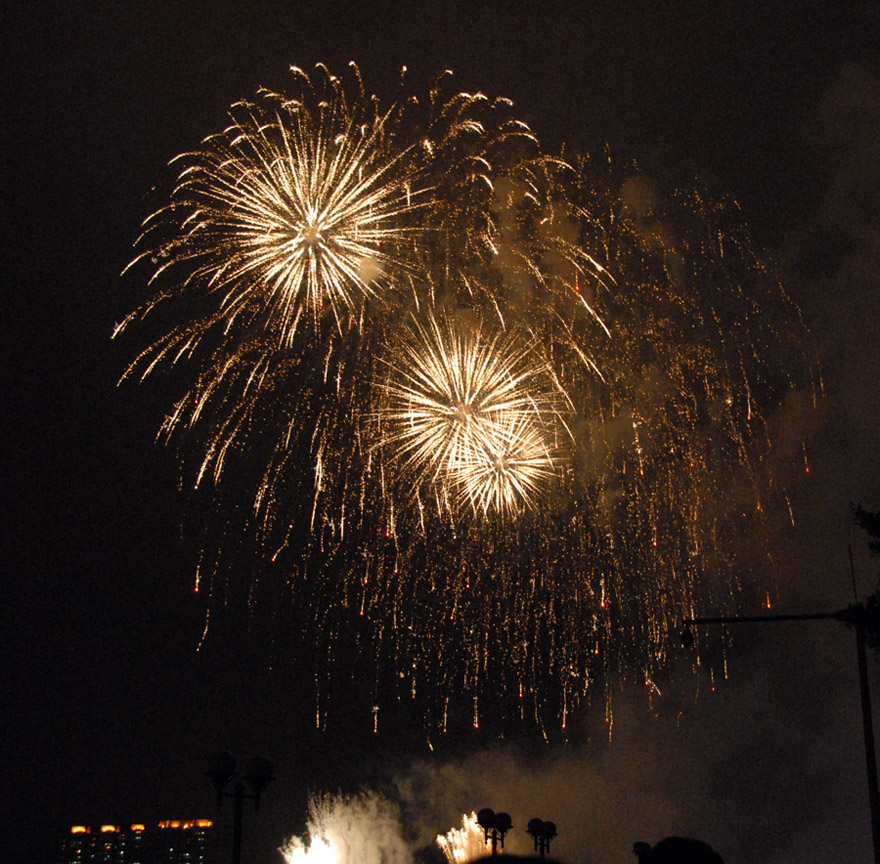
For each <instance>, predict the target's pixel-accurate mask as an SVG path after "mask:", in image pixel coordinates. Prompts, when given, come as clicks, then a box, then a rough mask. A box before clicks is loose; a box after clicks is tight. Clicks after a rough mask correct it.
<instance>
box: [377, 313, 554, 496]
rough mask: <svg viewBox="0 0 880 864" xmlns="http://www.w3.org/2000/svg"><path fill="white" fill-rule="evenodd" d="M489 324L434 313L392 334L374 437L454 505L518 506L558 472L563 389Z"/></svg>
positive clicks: (535, 358)
mask: <svg viewBox="0 0 880 864" xmlns="http://www.w3.org/2000/svg"><path fill="white" fill-rule="evenodd" d="M486 329H487V328H485V327H484V326H480V325H479V324H476V325H471V326H468V325H467V324H462V323H460V322H459V323H458V324H455V323H453V322H452V321H450V319H449V318H448V317H443V318H441V319H439V320H438V318H437V317H435V316H431V317H430V318H429V320H428V323H427V324H426V325H424V326H423V325H421V324H420V323H418V322H417V321H412V322H411V325H410V326H409V327H408V328H406V329H405V331H404V333H403V334H402V335H401V334H398V335H397V336H396V338H395V342H394V346H393V355H392V359H390V360H388V361H387V366H388V372H387V375H386V376H385V377H384V378H383V380H382V381H381V383H380V390H381V391H383V395H384V407H383V408H382V409H381V411H380V412H379V415H378V418H377V419H378V423H377V427H378V428H377V437H378V438H379V440H380V441H381V442H382V444H381V446H383V447H384V448H385V449H387V450H388V451H390V452H391V454H392V455H391V460H392V461H395V462H398V463H399V471H400V473H401V475H402V476H403V477H406V478H410V479H411V480H412V481H414V482H413V487H414V488H416V489H418V488H420V487H421V486H423V485H424V484H425V483H426V482H427V484H429V485H431V486H433V488H434V496H435V497H436V498H437V499H438V500H441V501H444V502H449V504H450V506H451V507H452V508H453V510H455V511H457V510H459V509H460V508H461V506H462V505H463V504H464V505H469V506H470V507H471V508H472V509H473V510H474V511H476V512H482V513H489V512H492V511H497V512H502V513H515V512H516V511H517V510H519V509H521V508H522V507H523V506H528V505H530V504H531V503H532V502H533V501H534V498H535V496H536V494H537V492H538V489H539V488H540V487H541V485H542V484H545V483H547V482H549V481H550V480H551V479H552V478H553V477H554V475H555V474H556V466H557V461H558V460H556V459H555V457H554V450H555V449H556V448H558V446H559V443H558V442H559V439H560V437H561V435H562V434H564V423H563V422H562V421H561V418H560V408H561V406H562V405H563V403H564V401H565V394H564V392H562V391H561V390H560V389H558V388H554V387H553V378H552V373H551V371H550V370H549V368H548V367H547V365H546V364H543V363H541V362H540V352H539V351H538V350H537V347H536V346H535V345H534V344H530V343H527V342H523V341H522V340H519V339H517V338H516V336H515V334H514V335H511V334H505V333H503V332H499V333H497V334H495V335H492V334H491V333H487V332H486ZM554 421H555V422H554Z"/></svg>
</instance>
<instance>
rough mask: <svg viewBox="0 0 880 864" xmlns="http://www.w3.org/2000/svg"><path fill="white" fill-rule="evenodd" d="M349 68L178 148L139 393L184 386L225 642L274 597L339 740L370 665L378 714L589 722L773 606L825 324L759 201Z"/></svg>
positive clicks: (148, 234) (205, 548)
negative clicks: (166, 381) (792, 442)
mask: <svg viewBox="0 0 880 864" xmlns="http://www.w3.org/2000/svg"><path fill="white" fill-rule="evenodd" d="M352 74H353V76H354V86H351V84H344V83H343V81H342V79H340V78H337V77H336V76H334V75H332V74H331V73H330V72H329V71H328V70H327V69H326V68H324V67H318V69H317V70H316V72H315V73H314V74H312V75H306V74H305V73H303V72H302V71H301V70H298V69H295V70H294V77H293V87H292V90H293V92H292V93H291V94H289V95H279V94H275V93H269V92H261V93H260V94H259V95H258V97H257V98H256V99H254V100H252V101H250V102H243V103H237V104H236V105H234V106H233V107H232V109H230V113H231V117H232V122H231V124H230V125H229V127H228V128H227V129H226V130H224V131H223V132H222V133H220V134H219V135H216V136H212V137H209V138H207V139H206V140H205V141H204V142H203V143H202V145H201V146H200V147H199V148H197V149H196V150H194V151H193V152H192V153H189V154H186V155H185V156H184V157H182V164H183V169H182V170H181V171H180V174H179V177H178V180H177V183H176V185H175V187H174V189H173V190H172V193H171V196H170V200H169V202H168V203H167V204H166V205H165V206H163V207H161V208H160V209H159V210H158V211H157V212H156V213H155V214H154V215H153V216H151V217H150V218H149V219H148V220H147V222H146V226H145V231H144V234H143V236H142V237H141V239H140V241H139V255H138V257H137V259H136V262H134V263H135V264H136V265H137V267H138V268H147V269H149V270H150V275H151V281H152V282H153V284H154V287H155V292H156V293H155V294H154V295H153V297H152V298H151V299H150V300H148V301H147V303H146V304H145V305H144V306H143V307H141V308H140V309H139V310H137V311H136V312H135V313H133V314H132V316H130V318H129V319H127V320H126V321H125V322H123V324H122V325H120V327H119V328H117V332H119V331H121V330H123V329H124V328H125V325H126V324H128V323H129V322H130V321H133V320H135V319H142V318H144V317H145V316H147V313H151V312H152V310H154V309H160V308H161V309H165V310H166V313H167V317H166V318H165V319H164V321H165V323H163V319H162V318H161V316H158V315H156V316H149V317H150V318H153V317H155V318H156V319H157V323H156V325H155V326H156V327H157V330H158V332H155V333H154V335H153V338H152V339H151V340H150V342H149V344H148V347H147V348H145V349H144V350H143V351H142V352H141V354H139V355H138V356H137V357H136V359H135V361H134V363H133V364H132V365H131V367H130V368H129V372H128V373H127V374H133V373H139V374H140V375H141V377H144V376H146V375H148V374H150V373H151V372H153V371H154V370H156V369H159V368H169V369H174V370H176V375H175V378H174V380H175V381H179V382H180V383H181V385H182V392H181V393H179V394H178V397H177V401H176V403H175V404H174V406H173V408H172V409H171V410H170V412H169V413H168V416H167V417H166V419H165V421H164V424H163V427H162V429H163V434H164V435H165V437H166V438H167V439H168V440H172V441H177V442H178V443H179V444H180V446H181V453H182V466H183V468H182V470H183V475H182V485H183V486H184V487H188V488H192V487H193V486H196V487H198V488H199V492H198V497H199V499H200V500H204V501H205V506H206V511H207V512H206V517H205V519H204V523H205V524H206V525H207V526H208V527H207V530H206V532H205V534H204V535H202V536H200V537H199V538H198V539H199V543H200V551H199V558H200V561H201V564H200V569H199V575H198V577H197V585H198V586H199V587H202V588H205V587H206V588H207V590H206V591H205V594H207V596H208V600H207V611H208V612H209V613H211V612H213V613H214V614H213V617H211V616H210V615H209V617H208V621H209V623H211V624H212V627H213V626H215V622H217V621H218V620H221V619H222V614H223V612H224V610H225V609H227V608H228V607H229V606H230V605H232V603H233V602H234V601H236V600H238V599H242V600H243V602H244V603H245V604H246V605H247V607H248V610H249V614H257V613H256V612H254V611H253V610H258V609H259V608H262V607H264V606H271V607H272V609H273V610H275V611H273V630H272V632H273V634H274V636H273V638H274V639H275V649H276V650H277V651H280V652H284V653H286V654H288V655H290V656H294V657H296V658H297V663H299V664H303V663H305V664H307V665H308V669H303V670H302V674H303V676H304V678H305V679H308V680H309V681H312V682H314V687H315V692H314V698H315V701H316V704H317V712H316V714H317V720H318V723H319V725H323V724H324V723H325V722H326V720H327V716H328V711H330V710H331V709H332V708H333V706H334V700H336V699H337V698H338V699H339V700H341V701H343V702H344V703H345V704H346V705H349V704H350V703H351V701H352V699H353V694H352V692H351V683H352V682H351V676H349V677H346V674H347V673H345V672H344V671H340V670H347V669H351V668H353V664H366V665H365V667H364V666H359V668H366V669H367V670H368V672H369V674H368V675H367V676H364V677H363V680H365V681H366V683H365V684H364V688H363V689H364V691H365V692H364V693H363V694H361V695H362V696H363V703H362V705H363V708H364V714H365V718H367V720H366V722H371V721H372V719H373V717H374V716H375V715H374V714H373V708H374V707H375V706H376V705H377V704H386V703H387V702H388V701H391V700H401V699H407V700H409V701H415V702H417V703H418V704H419V706H420V710H421V711H422V713H423V716H424V719H425V722H426V723H427V724H428V725H431V726H435V727H437V726H439V727H440V728H446V726H447V722H448V721H449V718H450V717H455V718H460V717H461V716H462V713H463V712H465V713H467V715H468V718H469V719H472V722H473V723H474V724H478V723H479V722H480V718H481V716H484V714H485V712H486V710H487V706H490V705H491V706H492V709H493V710H494V711H495V713H496V714H500V715H502V716H504V717H511V716H513V717H518V718H524V717H526V716H530V717H532V718H534V719H535V720H536V721H537V722H538V723H540V724H544V723H547V722H551V721H552V722H554V723H559V724H561V725H563V726H564V725H565V723H566V721H567V718H568V716H569V715H570V712H571V710H572V708H573V707H574V706H575V705H577V704H578V703H579V702H580V701H581V700H583V699H584V698H585V696H586V695H587V693H588V691H589V689H590V687H592V686H593V684H594V682H595V681H596V680H597V679H602V680H603V681H604V682H605V685H606V686H610V682H612V681H614V680H616V679H617V678H619V677H620V676H625V675H629V674H632V673H633V670H637V674H638V675H639V676H640V677H643V679H644V681H645V682H647V683H653V681H654V677H655V675H656V673H657V671H658V669H660V668H661V667H662V666H663V665H664V663H665V660H666V653H667V634H668V632H669V629H670V628H671V627H672V626H673V624H674V622H675V620H676V619H677V618H680V617H685V616H687V615H691V614H692V613H693V612H694V610H695V608H696V607H697V606H698V605H699V604H700V603H701V602H704V601H710V602H711V603H712V605H713V608H715V609H724V608H731V607H732V606H733V605H734V604H735V603H736V602H737V598H738V596H739V593H740V592H741V591H742V590H744V588H747V587H748V584H749V583H748V580H744V579H743V578H742V572H747V571H746V569H745V565H746V564H747V563H748V557H747V550H748V548H749V543H750V540H751V539H752V538H753V537H754V536H755V533H756V529H757V530H760V528H761V526H762V524H763V523H764V520H765V519H766V518H767V516H766V514H767V513H768V512H769V511H771V510H772V509H773V507H774V505H775V504H776V503H778V502H780V501H781V502H782V503H783V508H784V497H785V482H784V478H783V477H780V476H779V475H778V474H774V471H773V466H772V464H771V463H772V458H771V456H772V453H771V449H772V448H771V440H770V434H769V430H770V423H769V418H770V417H771V415H772V413H773V412H774V411H775V410H776V408H777V407H778V406H779V405H780V404H781V402H782V401H783V400H784V399H785V397H786V394H787V393H788V392H789V391H791V390H792V389H794V388H799V387H803V386H807V387H809V386H810V383H811V382H810V368H811V367H810V364H809V363H808V362H806V361H805V359H804V352H803V350H802V348H801V347H800V346H801V344H802V342H803V337H804V335H805V332H804V329H803V326H802V324H801V323H800V320H799V317H798V313H797V309H796V308H795V307H794V306H793V305H792V304H791V303H790V301H789V300H788V298H787V297H786V295H785V293H784V291H783V290H782V288H781V287H780V286H779V284H778V283H777V282H776V280H775V279H774V278H773V276H772V273H771V271H770V270H769V269H768V268H767V267H766V266H765V265H764V264H763V263H762V262H761V261H760V259H759V258H758V257H757V256H756V255H755V253H754V251H753V250H752V247H751V241H750V238H749V233H748V230H747V229H746V227H745V225H744V222H743V220H742V217H741V214H740V213H739V211H738V208H737V207H736V206H735V204H734V203H733V202H731V201H729V200H727V199H717V200H716V199H713V198H711V197H710V196H707V195H706V194H704V193H702V192H699V191H697V190H684V191H682V190H672V191H671V192H669V193H667V194H665V195H661V194H660V193H658V192H656V190H655V191H654V192H653V193H651V194H648V192H649V191H650V190H649V189H648V187H649V186H650V184H648V183H647V181H645V179H644V178H641V177H640V176H639V174H638V171H637V169H635V168H634V167H633V166H624V167H622V168H620V169H609V168H608V167H606V166H604V165H601V164H598V165H597V164H595V163H591V162H589V161H587V160H584V161H583V162H581V163H579V164H578V165H576V166H572V165H569V164H568V163H567V162H565V160H563V159H561V158H557V157H549V156H547V155H546V154H543V153H542V152H541V151H540V148H539V147H538V145H537V141H536V139H535V136H534V135H533V134H532V133H531V131H530V130H529V129H528V127H526V126H525V125H524V124H522V123H521V122H519V121H518V120H517V119H516V117H515V116H513V115H512V109H511V105H510V103H509V101H507V100H502V99H496V100H494V101H492V100H489V99H487V98H486V97H485V96H483V95H481V94H467V93H452V94H448V92H447V91H446V89H445V88H446V87H447V86H448V82H449V77H448V76H446V75H444V76H441V79H440V81H439V82H438V83H437V84H436V85H435V86H434V87H433V88H432V89H430V90H429V92H428V93H427V94H426V95H425V96H423V97H422V96H417V95H416V94H414V93H412V92H410V91H405V92H404V93H402V94H400V96H399V98H398V99H397V100H396V101H393V102H392V103H390V105H388V106H387V107H382V102H381V100H379V99H377V98H375V97H374V96H372V95H370V94H368V92H367V91H366V90H365V88H364V86H363V84H362V82H361V80H360V77H359V74H358V73H357V70H356V69H354V71H353V73H352ZM652 196H653V197H652ZM169 321H170V323H168V322H169ZM143 326H145V327H149V326H150V321H149V320H147V321H146V322H145V323H144V325H143ZM276 613H277V615H276ZM285 615H287V616H288V617H289V620H288V626H286V627H283V626H281V625H280V624H279V622H282V621H283V620H285V617H284V616H285ZM217 626H219V625H217ZM206 633H207V634H208V638H210V635H211V628H210V627H209V628H206ZM349 661H351V662H349ZM359 680H361V679H359Z"/></svg>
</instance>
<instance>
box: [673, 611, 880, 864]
mask: <svg viewBox="0 0 880 864" xmlns="http://www.w3.org/2000/svg"><path fill="white" fill-rule="evenodd" d="M780 621H840V622H841V623H842V624H846V625H847V627H852V628H853V629H854V630H855V631H856V653H857V656H858V663H859V689H860V691H861V696H862V731H863V734H864V737H865V768H866V770H867V776H868V804H869V806H870V811H871V834H872V837H873V840H874V864H880V792H878V787H877V756H876V751H875V749H874V723H873V718H872V716H871V691H870V689H869V687H868V657H867V650H866V645H867V640H868V635H869V634H873V635H874V636H875V637H877V636H880V596H878V595H877V594H873V595H871V597H869V598H868V600H867V601H866V602H865V603H854V604H853V605H852V606H847V608H846V609H841V610H840V611H839V612H807V613H803V614H800V615H740V616H731V617H718V618H685V619H684V620H683V621H682V624H683V625H685V629H684V630H682V631H681V643H682V645H685V646H690V645H692V644H693V642H694V637H693V634H692V633H691V632H690V630H688V629H687V626H688V625H702V624H766V623H771V622H773V623H777V622H780Z"/></svg>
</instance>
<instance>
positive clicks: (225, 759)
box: [205, 752, 275, 864]
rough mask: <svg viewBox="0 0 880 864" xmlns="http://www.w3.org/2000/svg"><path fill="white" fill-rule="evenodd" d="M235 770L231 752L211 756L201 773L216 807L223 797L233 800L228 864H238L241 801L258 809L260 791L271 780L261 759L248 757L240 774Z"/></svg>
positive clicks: (268, 765)
mask: <svg viewBox="0 0 880 864" xmlns="http://www.w3.org/2000/svg"><path fill="white" fill-rule="evenodd" d="M237 767H238V760H236V758H235V757H234V756H233V755H232V754H231V753H225V752H224V753H215V754H214V755H213V756H212V757H211V764H210V766H209V767H208V770H207V771H206V772H205V776H206V777H209V778H210V779H211V782H212V783H213V784H214V788H215V789H216V790H217V806H218V807H219V806H220V805H221V804H222V803H223V799H224V798H232V800H233V822H232V864H241V821H242V809H243V805H244V799H245V798H249V799H250V800H251V801H253V802H254V810H259V809H260V796H261V795H262V794H263V790H264V789H265V788H266V786H267V785H268V784H269V783H270V782H271V781H272V780H274V779H275V776H274V774H273V772H272V763H271V762H270V761H269V760H268V759H266V758H265V757H263V756H252V757H251V758H250V759H248V760H246V761H245V763H244V771H243V772H239V771H237V770H236V768H237ZM233 779H235V785H234V786H233V788H232V791H231V792H227V791H226V786H227V784H228V783H229V781H230V780H233ZM245 783H247V785H248V787H249V788H250V790H251V791H250V792H245V791H244V784H245Z"/></svg>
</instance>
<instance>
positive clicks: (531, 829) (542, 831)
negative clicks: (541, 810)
mask: <svg viewBox="0 0 880 864" xmlns="http://www.w3.org/2000/svg"><path fill="white" fill-rule="evenodd" d="M526 832H527V833H529V834H531V835H532V839H533V840H534V841H535V852H540V853H541V857H542V858H543V857H544V855H545V853H547V852H549V851H550V841H551V840H552V839H553V838H554V837H555V836H556V823H555V822H544V821H543V820H542V819H529V824H528V827H527V828H526Z"/></svg>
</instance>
